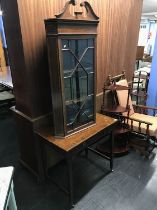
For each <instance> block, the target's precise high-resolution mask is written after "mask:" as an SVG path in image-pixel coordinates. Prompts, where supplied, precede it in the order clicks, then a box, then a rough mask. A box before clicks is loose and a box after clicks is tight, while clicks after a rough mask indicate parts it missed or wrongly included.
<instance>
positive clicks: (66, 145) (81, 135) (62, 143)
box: [36, 114, 117, 152]
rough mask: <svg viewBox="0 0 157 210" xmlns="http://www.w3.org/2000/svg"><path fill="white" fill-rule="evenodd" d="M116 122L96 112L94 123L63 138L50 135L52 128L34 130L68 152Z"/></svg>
mask: <svg viewBox="0 0 157 210" xmlns="http://www.w3.org/2000/svg"><path fill="white" fill-rule="evenodd" d="M116 122H117V120H116V119H114V118H111V117H108V116H105V115H102V114H96V123H95V124H93V125H92V126H90V127H87V128H86V129H84V130H81V131H78V132H77V133H74V134H72V135H70V136H68V137H65V138H55V137H54V136H52V130H50V129H42V130H41V129H40V130H38V131H36V133H37V134H38V135H39V136H40V137H42V138H43V139H45V140H47V141H48V142H50V143H52V144H54V145H55V146H57V147H59V148H60V149H62V150H64V151H65V152H69V151H70V150H72V149H73V148H75V147H77V146H78V145H80V144H81V143H83V142H85V141H86V140H88V139H89V138H91V137H92V136H94V135H96V134H97V133H99V132H100V131H103V130H104V129H105V128H108V127H109V126H111V125H113V124H115V123H116Z"/></svg>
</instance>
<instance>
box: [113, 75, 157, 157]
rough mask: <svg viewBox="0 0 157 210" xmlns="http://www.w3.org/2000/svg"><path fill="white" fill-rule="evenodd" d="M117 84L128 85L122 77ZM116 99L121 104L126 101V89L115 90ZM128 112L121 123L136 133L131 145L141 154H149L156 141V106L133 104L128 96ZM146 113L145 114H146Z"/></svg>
mask: <svg viewBox="0 0 157 210" xmlns="http://www.w3.org/2000/svg"><path fill="white" fill-rule="evenodd" d="M116 84H117V85H122V86H125V87H126V86H128V83H127V80H126V79H122V80H120V81H118V82H116ZM116 93H117V99H118V102H119V104H120V105H121V106H124V105H125V104H126V103H127V94H128V92H126V90H116ZM128 105H129V112H128V113H127V115H126V114H124V113H122V115H123V123H124V124H126V125H128V128H129V131H130V132H131V133H133V134H136V136H137V137H138V138H136V140H133V141H131V146H133V147H134V148H136V149H138V150H140V152H141V154H144V155H145V156H147V157H148V156H149V154H150V153H151V151H152V150H153V148H154V147H155V146H156V142H157V117H155V115H156V113H157V108H154V107H148V106H142V105H133V104H132V101H131V97H130V96H129V104H128ZM147 110H152V111H153V116H150V115H148V111H147ZM146 113H147V114H146Z"/></svg>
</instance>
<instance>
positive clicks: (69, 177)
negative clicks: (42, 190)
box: [66, 157, 74, 207]
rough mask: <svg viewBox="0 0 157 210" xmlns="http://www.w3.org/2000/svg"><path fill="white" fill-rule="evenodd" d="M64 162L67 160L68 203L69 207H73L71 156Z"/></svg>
mask: <svg viewBox="0 0 157 210" xmlns="http://www.w3.org/2000/svg"><path fill="white" fill-rule="evenodd" d="M66 162H67V169H68V184H69V199H70V205H71V207H74V192H73V171H72V158H71V157H67V159H66Z"/></svg>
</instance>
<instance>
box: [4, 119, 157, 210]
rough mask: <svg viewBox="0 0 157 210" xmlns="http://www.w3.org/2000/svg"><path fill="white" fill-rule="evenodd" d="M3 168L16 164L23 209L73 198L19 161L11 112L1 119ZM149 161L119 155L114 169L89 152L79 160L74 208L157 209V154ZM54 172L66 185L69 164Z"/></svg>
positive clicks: (58, 208) (55, 207) (61, 206)
mask: <svg viewBox="0 0 157 210" xmlns="http://www.w3.org/2000/svg"><path fill="white" fill-rule="evenodd" d="M0 134H1V136H0V166H8V165H14V166H15V167H16V170H15V176H14V185H15V197H16V201H17V206H18V210H68V209H69V206H68V196H66V195H65V194H64V193H63V192H62V191H60V190H59V189H58V188H57V187H56V186H55V185H54V184H53V183H52V182H51V181H50V180H49V181H47V182H46V183H41V184H39V183H37V181H36V179H35V177H34V176H32V175H31V174H30V173H29V172H28V171H27V170H26V169H25V168H23V167H22V166H21V165H20V164H19V162H18V159H19V149H18V144H17V139H16V130H15V123H14V120H13V118H12V117H11V116H8V117H6V118H2V117H1V118H0ZM156 152H157V151H155V154H154V156H153V157H152V158H151V159H150V160H147V159H145V158H144V157H142V156H140V155H139V154H138V153H137V152H135V151H130V153H129V154H128V155H126V156H123V157H119V158H116V159H115V161H114V166H115V167H114V172H113V173H108V169H109V166H108V162H107V161H105V160H104V159H102V158H100V157H97V156H95V155H94V154H92V153H90V152H89V157H88V159H86V157H85V155H84V154H80V156H79V157H78V158H76V159H74V179H75V183H74V184H75V189H76V191H75V200H76V201H77V204H76V206H75V208H74V210H156V209H157V157H156ZM49 174H50V175H51V176H52V177H53V178H56V179H57V180H58V181H60V182H62V183H63V184H64V185H66V170H65V165H64V162H62V163H61V164H59V165H58V166H56V167H55V168H54V169H50V170H49Z"/></svg>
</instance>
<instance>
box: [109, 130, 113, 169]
mask: <svg viewBox="0 0 157 210" xmlns="http://www.w3.org/2000/svg"><path fill="white" fill-rule="evenodd" d="M113 147H114V134H113V131H112V132H111V141H110V170H111V171H113Z"/></svg>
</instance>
